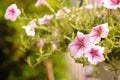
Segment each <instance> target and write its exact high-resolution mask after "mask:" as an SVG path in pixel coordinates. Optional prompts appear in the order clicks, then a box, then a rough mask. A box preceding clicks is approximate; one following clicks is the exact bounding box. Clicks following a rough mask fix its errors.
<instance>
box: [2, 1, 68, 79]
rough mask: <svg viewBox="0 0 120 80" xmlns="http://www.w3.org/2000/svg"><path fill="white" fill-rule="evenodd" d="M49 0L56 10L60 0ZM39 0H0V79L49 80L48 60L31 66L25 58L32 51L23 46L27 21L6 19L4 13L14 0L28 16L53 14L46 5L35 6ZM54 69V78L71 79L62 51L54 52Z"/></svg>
mask: <svg viewBox="0 0 120 80" xmlns="http://www.w3.org/2000/svg"><path fill="white" fill-rule="evenodd" d="M47 1H48V3H49V4H50V5H51V6H52V7H53V8H54V9H55V10H56V11H57V10H58V5H57V4H58V2H59V1H58V0H47ZM36 2H37V0H32V1H30V0H1V1H0V80H48V73H47V69H46V67H45V64H47V63H45V62H41V64H39V65H38V66H36V67H35V68H32V67H30V66H29V65H28V64H27V62H26V60H25V59H26V58H27V56H29V55H30V53H31V51H30V50H26V51H25V52H24V53H23V51H21V49H20V48H21V47H22V46H24V45H23V43H22V42H21V34H23V33H25V32H24V30H23V29H22V26H23V24H25V25H26V22H27V20H26V22H25V21H24V22H23V21H20V20H17V21H16V22H11V21H9V20H5V19H4V14H5V11H6V9H7V7H8V6H9V5H10V4H13V3H15V4H16V5H17V6H18V8H19V9H20V10H23V9H24V12H25V14H26V15H28V17H31V18H32V17H35V16H36V15H37V16H39V17H42V16H43V15H45V14H50V13H51V12H50V11H49V9H48V8H46V6H42V7H35V3H36ZM51 59H52V62H53V71H54V74H55V75H54V76H55V80H68V79H67V74H66V73H67V67H66V64H65V60H64V58H63V55H61V54H55V55H54V56H52V58H51Z"/></svg>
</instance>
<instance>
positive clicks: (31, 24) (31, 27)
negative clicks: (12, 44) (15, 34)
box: [23, 21, 37, 36]
mask: <svg viewBox="0 0 120 80" xmlns="http://www.w3.org/2000/svg"><path fill="white" fill-rule="evenodd" d="M36 26H37V25H36V23H35V22H34V21H30V22H29V23H28V25H27V26H23V29H25V31H26V34H27V35H28V36H35V28H36Z"/></svg>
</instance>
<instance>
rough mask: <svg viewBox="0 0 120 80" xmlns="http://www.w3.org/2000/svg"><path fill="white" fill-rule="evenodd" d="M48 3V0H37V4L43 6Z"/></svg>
mask: <svg viewBox="0 0 120 80" xmlns="http://www.w3.org/2000/svg"><path fill="white" fill-rule="evenodd" d="M45 3H46V0H37V2H36V4H35V6H41V5H43V4H45Z"/></svg>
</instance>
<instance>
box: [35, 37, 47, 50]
mask: <svg viewBox="0 0 120 80" xmlns="http://www.w3.org/2000/svg"><path fill="white" fill-rule="evenodd" d="M45 42H46V39H45V38H42V39H40V40H39V42H38V43H37V46H38V47H39V48H42V47H43V46H44V44H45Z"/></svg>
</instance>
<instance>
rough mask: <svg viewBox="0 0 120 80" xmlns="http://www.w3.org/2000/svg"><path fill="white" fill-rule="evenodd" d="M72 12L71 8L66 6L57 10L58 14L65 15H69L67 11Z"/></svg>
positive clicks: (58, 15) (59, 15)
mask: <svg viewBox="0 0 120 80" xmlns="http://www.w3.org/2000/svg"><path fill="white" fill-rule="evenodd" d="M70 12H71V10H70V9H69V8H67V7H64V8H63V9H61V10H58V11H57V13H56V16H57V17H64V16H65V15H67V13H70Z"/></svg>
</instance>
